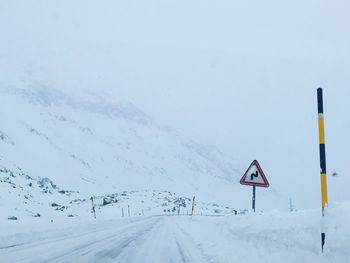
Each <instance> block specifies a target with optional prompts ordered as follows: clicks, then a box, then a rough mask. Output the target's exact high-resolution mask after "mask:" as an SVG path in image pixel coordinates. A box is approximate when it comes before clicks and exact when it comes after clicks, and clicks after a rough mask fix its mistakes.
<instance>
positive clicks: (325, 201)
mask: <svg viewBox="0 0 350 263" xmlns="http://www.w3.org/2000/svg"><path fill="white" fill-rule="evenodd" d="M317 106H318V133H319V142H320V168H321V199H322V219H321V220H322V221H324V216H325V209H326V207H327V206H328V191H327V165H326V144H325V129H324V111H323V90H322V88H318V89H317ZM321 225H323V222H322V223H321ZM321 228H323V226H321ZM325 242H326V233H325V231H324V229H321V249H322V253H323V249H324V245H325Z"/></svg>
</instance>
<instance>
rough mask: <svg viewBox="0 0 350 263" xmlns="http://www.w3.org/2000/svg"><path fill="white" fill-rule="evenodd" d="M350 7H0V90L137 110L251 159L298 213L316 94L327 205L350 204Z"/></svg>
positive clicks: (314, 0) (315, 196) (308, 172)
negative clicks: (38, 89) (25, 88)
mask: <svg viewBox="0 0 350 263" xmlns="http://www.w3.org/2000/svg"><path fill="white" fill-rule="evenodd" d="M242 2H244V3H242ZM349 8H350V2H348V1H345V0H344V1H337V0H335V1H324V0H309V1H302V0H297V1H288V2H287V1H277V0H276V1H273V0H268V1H228V0H223V1H214V0H213V1H211V0H204V1H203V0H201V1H199V0H192V1H185V0H177V1H160V0H158V1H156V0H152V1H143V0H134V1H131V0H128V1H126V0H123V1H112V0H105V1H82V0H76V1H68V0H65V1H47V0H46V1H44V0H42V1H39V0H37V1H34V0H30V1H29V0H28V1H25V0H23V1H19V0H0V36H1V40H0V84H2V85H9V84H11V83H17V84H16V85H35V84H38V83H42V84H45V85H49V86H52V87H54V88H57V89H61V90H65V91H70V92H76V91H82V90H83V91H86V90H93V91H94V92H96V93H101V94H108V96H111V97H114V98H115V99H125V100H129V101H132V102H133V103H134V104H135V105H137V106H138V107H139V108H141V109H142V110H144V111H145V112H147V113H148V114H149V115H151V116H152V117H153V118H154V119H156V120H157V121H158V122H160V123H164V124H166V125H169V126H171V127H174V128H176V129H177V130H179V131H180V132H181V133H183V134H185V135H186V136H188V137H190V138H192V139H194V140H196V141H198V142H201V143H205V144H214V145H217V146H219V147H220V148H221V149H222V150H223V151H224V152H226V153H228V154H229V155H230V156H232V157H233V158H235V159H237V160H239V161H240V162H241V163H242V167H244V168H245V166H248V165H249V164H250V162H251V161H252V160H253V159H258V160H259V161H260V162H261V165H262V167H263V169H264V170H265V173H266V174H267V176H268V178H269V181H270V184H271V185H272V186H275V188H276V189H277V190H278V191H280V192H283V193H284V194H285V195H287V196H290V197H292V198H293V199H294V200H295V202H296V207H309V206H313V207H317V206H319V202H320V201H319V200H320V194H319V160H318V137H317V136H318V134H317V132H318V130H317V108H316V89H317V88H318V87H319V86H322V87H324V89H325V103H326V105H325V111H326V132H327V133H326V137H327V138H326V139H327V145H326V146H327V152H328V170H329V173H331V172H333V171H337V172H338V173H339V174H340V177H339V178H330V182H329V184H330V198H329V199H330V200H331V201H334V200H337V201H341V200H350V194H349V191H348V190H347V186H346V183H350V179H349V174H348V172H347V166H348V164H350V160H349V153H348V148H349V147H350V144H349V141H348V136H347V135H348V134H349V132H350V131H349V127H350V124H349V123H350V120H349V110H348V98H349V95H350V90H349V86H350V85H349V84H350V80H349V72H350V49H349V48H350V30H349V28H348V27H349V25H350V17H349V16H348V11H349V10H350V9H349ZM18 83H21V84H18ZM244 168H243V170H244ZM243 170H242V172H244V171H243ZM244 190H245V189H244ZM247 191H250V189H247ZM264 191H265V190H264Z"/></svg>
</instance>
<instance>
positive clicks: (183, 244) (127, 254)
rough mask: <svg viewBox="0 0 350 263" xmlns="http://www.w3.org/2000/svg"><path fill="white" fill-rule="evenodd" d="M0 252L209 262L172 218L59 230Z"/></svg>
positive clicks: (17, 258)
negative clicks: (88, 228)
mask: <svg viewBox="0 0 350 263" xmlns="http://www.w3.org/2000/svg"><path fill="white" fill-rule="evenodd" d="M0 254H1V258H2V259H5V261H6V262H183V263H185V262H209V260H207V259H206V257H205V256H204V255H203V254H202V252H201V251H200V249H199V248H198V247H197V246H196V245H195V244H194V243H193V241H192V240H191V239H190V238H189V237H188V236H187V235H185V234H184V233H183V231H182V230H181V229H180V228H179V226H178V224H176V221H175V220H174V218H172V217H150V218H147V219H143V220H140V219H138V220H135V221H132V222H130V223H127V224H124V225H121V226H117V225H115V226H113V225H105V226H103V227H101V228H97V229H93V230H91V231H88V230H87V229H82V230H78V231H77V232H74V233H73V232H71V233H64V232H63V233H62V234H61V235H58V236H55V237H50V236H48V237H45V238H43V239H40V240H36V241H30V242H28V243H26V242H24V243H19V244H12V245H8V246H4V247H0ZM1 262H3V261H1Z"/></svg>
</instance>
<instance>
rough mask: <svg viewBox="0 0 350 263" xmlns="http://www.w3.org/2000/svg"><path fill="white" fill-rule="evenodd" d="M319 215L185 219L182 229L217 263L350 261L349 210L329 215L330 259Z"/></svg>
mask: <svg viewBox="0 0 350 263" xmlns="http://www.w3.org/2000/svg"><path fill="white" fill-rule="evenodd" d="M320 218H321V216H320V211H319V210H307V211H297V212H293V213H281V212H277V211H275V212H270V213H264V214H255V215H254V214H247V215H242V216H227V217H223V218H217V219H216V220H213V218H199V217H198V218H193V220H189V219H185V220H184V221H183V222H181V224H180V227H181V228H182V229H183V231H184V232H185V233H191V238H192V239H193V240H194V242H195V243H196V244H197V245H198V246H200V247H201V248H202V250H203V252H204V253H205V254H207V256H208V257H209V258H211V261H212V262H233V261H234V262H246V263H248V262H252V263H255V262H268V263H273V262H276V263H277V262H278V263H280V262H285V263H286V262H291V263H295V262H336V263H347V262H349V259H350V250H349V248H350V227H349V225H348V220H349V218H350V204H349V203H343V204H338V205H336V206H334V207H330V208H329V209H328V214H327V230H326V233H327V236H326V246H325V253H324V255H321V253H320V246H321V245H320Z"/></svg>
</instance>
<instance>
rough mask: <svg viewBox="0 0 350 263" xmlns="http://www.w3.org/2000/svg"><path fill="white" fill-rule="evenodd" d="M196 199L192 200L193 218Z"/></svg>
mask: <svg viewBox="0 0 350 263" xmlns="http://www.w3.org/2000/svg"><path fill="white" fill-rule="evenodd" d="M195 202H196V197H195V196H194V197H193V200H192V213H191V216H193V213H194V206H195V205H196V203H195Z"/></svg>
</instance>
